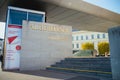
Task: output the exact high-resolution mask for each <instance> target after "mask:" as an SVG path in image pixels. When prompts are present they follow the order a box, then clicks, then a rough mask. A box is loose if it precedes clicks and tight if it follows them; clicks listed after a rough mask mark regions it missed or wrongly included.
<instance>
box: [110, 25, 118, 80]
mask: <svg viewBox="0 0 120 80" xmlns="http://www.w3.org/2000/svg"><path fill="white" fill-rule="evenodd" d="M108 33H109V42H110V54H111V67H112V77H113V80H120V27H115V28H111V29H109V30H108Z"/></svg>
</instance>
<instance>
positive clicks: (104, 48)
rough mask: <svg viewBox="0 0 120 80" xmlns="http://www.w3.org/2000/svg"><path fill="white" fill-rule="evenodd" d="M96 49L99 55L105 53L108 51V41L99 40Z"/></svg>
mask: <svg viewBox="0 0 120 80" xmlns="http://www.w3.org/2000/svg"><path fill="white" fill-rule="evenodd" d="M98 51H99V54H100V55H105V53H107V54H108V53H109V43H108V42H99V43H98Z"/></svg>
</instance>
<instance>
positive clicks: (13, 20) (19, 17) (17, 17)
mask: <svg viewBox="0 0 120 80" xmlns="http://www.w3.org/2000/svg"><path fill="white" fill-rule="evenodd" d="M9 19H10V20H9V24H18V25H22V21H23V20H27V12H23V11H17V10H10V17H9Z"/></svg>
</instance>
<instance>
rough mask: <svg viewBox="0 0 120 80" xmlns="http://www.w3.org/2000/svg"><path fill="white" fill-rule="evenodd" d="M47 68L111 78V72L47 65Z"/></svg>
mask: <svg viewBox="0 0 120 80" xmlns="http://www.w3.org/2000/svg"><path fill="white" fill-rule="evenodd" d="M47 70H54V71H61V72H68V73H76V74H84V75H92V76H99V77H107V78H112V73H111V72H104V71H96V70H79V69H71V68H61V67H48V68H47Z"/></svg>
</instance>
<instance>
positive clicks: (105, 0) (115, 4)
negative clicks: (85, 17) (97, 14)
mask: <svg viewBox="0 0 120 80" xmlns="http://www.w3.org/2000/svg"><path fill="white" fill-rule="evenodd" d="M84 1H86V2H88V3H91V4H94V5H96V6H100V7H102V8H105V9H108V10H110V11H113V12H115V13H118V14H120V0H84Z"/></svg>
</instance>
